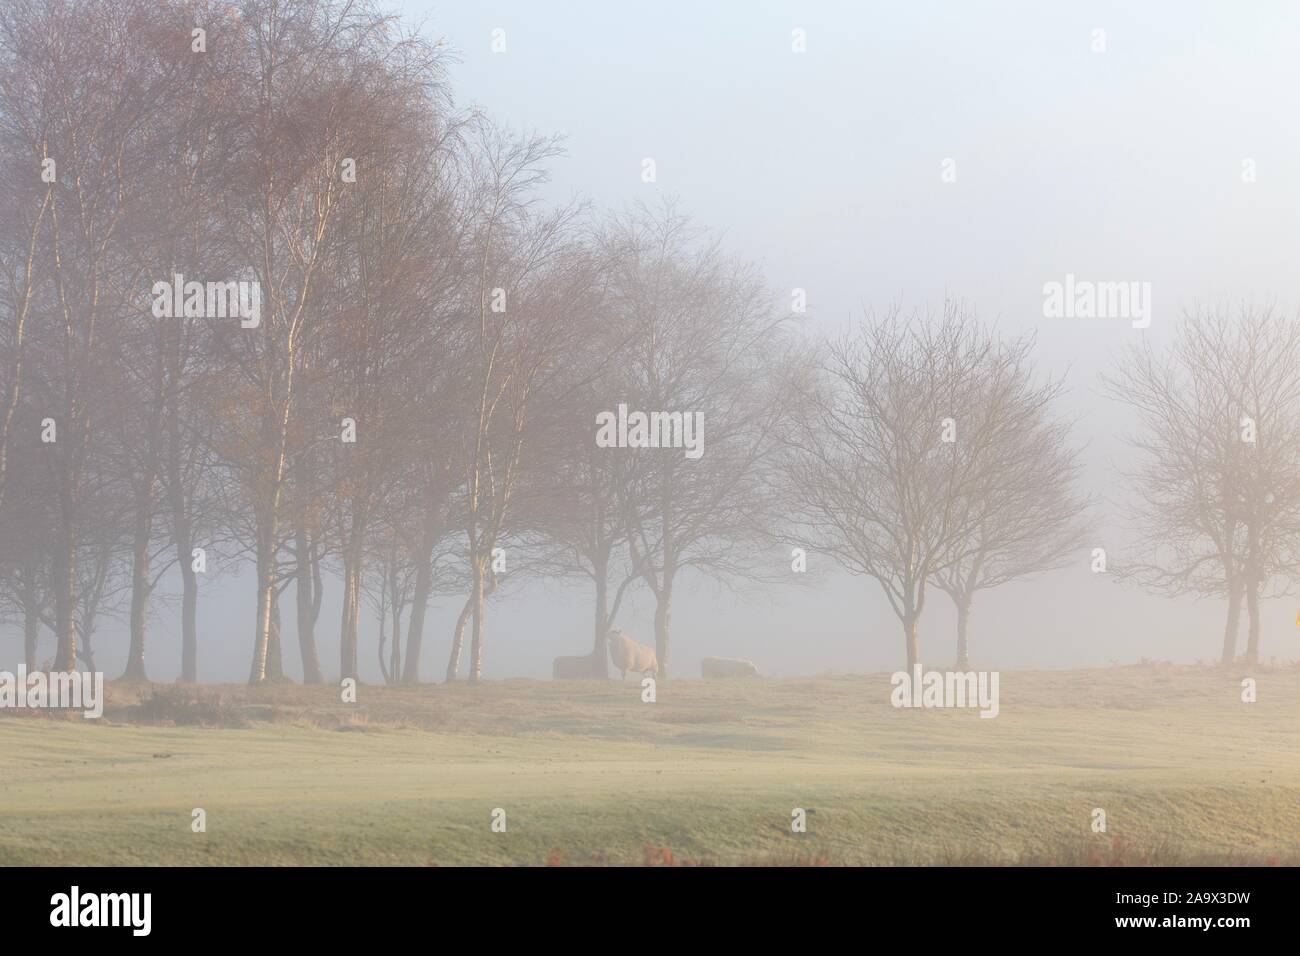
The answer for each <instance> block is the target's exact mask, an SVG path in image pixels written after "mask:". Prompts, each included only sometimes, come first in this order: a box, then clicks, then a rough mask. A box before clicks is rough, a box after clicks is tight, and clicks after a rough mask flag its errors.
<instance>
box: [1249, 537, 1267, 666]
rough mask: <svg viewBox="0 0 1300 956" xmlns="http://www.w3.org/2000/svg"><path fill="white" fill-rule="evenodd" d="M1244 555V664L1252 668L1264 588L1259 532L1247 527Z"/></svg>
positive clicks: (1257, 649) (1256, 659)
mask: <svg viewBox="0 0 1300 956" xmlns="http://www.w3.org/2000/svg"><path fill="white" fill-rule="evenodd" d="M1246 539H1247V555H1246V611H1247V613H1248V614H1249V616H1250V627H1249V631H1248V633H1247V637H1246V663H1247V664H1249V665H1250V666H1251V667H1254V666H1255V665H1256V664H1258V663H1259V629H1260V620H1259V592H1260V591H1261V590H1262V589H1263V586H1264V573H1263V566H1262V561H1261V555H1260V542H1259V532H1258V530H1257V529H1256V528H1255V527H1254V526H1253V525H1251V526H1249V527H1248V530H1247V533H1246Z"/></svg>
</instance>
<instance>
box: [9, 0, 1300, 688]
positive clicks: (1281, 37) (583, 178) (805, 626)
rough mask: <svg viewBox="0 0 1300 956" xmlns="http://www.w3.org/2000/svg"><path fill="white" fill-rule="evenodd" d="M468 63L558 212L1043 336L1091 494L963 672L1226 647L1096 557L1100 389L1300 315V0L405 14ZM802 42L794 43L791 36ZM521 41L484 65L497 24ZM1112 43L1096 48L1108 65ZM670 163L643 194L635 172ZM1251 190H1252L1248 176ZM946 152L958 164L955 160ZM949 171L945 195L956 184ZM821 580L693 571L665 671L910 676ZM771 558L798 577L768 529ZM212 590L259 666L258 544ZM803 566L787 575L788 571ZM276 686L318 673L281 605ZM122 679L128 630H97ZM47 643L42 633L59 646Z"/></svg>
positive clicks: (997, 597) (211, 604)
mask: <svg viewBox="0 0 1300 956" xmlns="http://www.w3.org/2000/svg"><path fill="white" fill-rule="evenodd" d="M398 8H399V9H400V10H401V11H402V12H403V14H404V16H405V18H406V21H407V22H408V23H409V24H412V25H414V24H417V23H419V24H422V26H421V27H420V29H421V32H423V33H424V34H425V35H427V36H431V37H439V38H442V39H443V40H444V41H445V43H446V44H447V46H449V47H450V48H451V49H452V50H453V51H455V53H456V55H457V57H458V60H459V62H458V63H456V64H455V65H454V66H453V67H452V69H451V74H450V79H451V83H452V86H453V88H454V94H455V97H456V100H457V102H458V104H459V105H462V106H469V105H471V104H473V105H475V106H478V107H479V108H481V109H482V110H483V111H484V112H485V113H487V114H489V115H490V116H492V117H493V119H495V120H496V121H498V122H500V123H502V124H504V125H507V126H509V127H511V128H514V129H519V130H530V131H539V132H545V133H559V134H562V135H563V136H564V147H565V155H564V156H563V157H562V158H560V159H558V160H556V161H555V162H554V163H553V164H551V172H552V178H551V182H550V183H549V184H548V185H547V186H546V188H545V191H544V192H545V195H546V196H547V198H548V199H550V200H551V201H555V202H561V201H564V200H567V199H569V198H571V197H574V196H578V197H582V198H585V199H588V200H590V202H591V203H592V204H593V205H594V206H595V207H598V208H601V209H619V208H623V207H625V206H627V205H628V204H630V203H634V202H637V201H646V202H656V201H658V200H660V199H661V198H663V197H667V196H671V197H676V199H677V200H678V201H679V203H680V206H681V208H682V209H683V210H684V211H685V212H687V213H688V214H689V215H690V216H691V217H692V218H693V220H694V221H695V222H696V223H697V224H699V225H702V226H705V227H708V228H710V229H712V230H716V231H717V232H719V233H720V234H721V235H722V237H723V241H724V244H725V246H726V248H727V249H728V250H729V251H730V252H733V253H735V254H738V255H739V256H741V257H743V258H745V259H749V260H753V261H755V262H756V263H758V265H759V267H760V269H761V271H762V274H763V276H764V278H765V280H766V282H767V284H768V286H769V287H770V289H771V290H772V294H773V297H774V298H775V299H776V300H777V301H778V302H782V303H784V302H788V301H789V297H790V295H791V290H793V289H796V288H799V289H805V290H806V292H807V302H808V314H807V315H806V316H804V317H802V319H801V325H802V331H803V333H804V334H806V335H807V336H808V337H810V338H819V337H827V336H832V335H834V334H835V333H837V332H838V331H840V330H842V329H844V328H846V327H848V326H849V324H850V323H851V322H853V321H856V320H857V319H860V318H861V316H862V315H863V313H864V311H866V310H876V311H880V310H884V309H887V308H888V307H890V306H891V305H893V304H901V305H902V306H903V307H904V308H905V309H908V310H910V309H912V308H920V309H926V308H929V309H940V308H942V305H943V303H944V301H945V298H949V297H952V298H959V299H961V300H962V301H963V302H965V303H966V304H967V305H969V306H970V307H972V308H973V309H974V310H975V311H976V312H977V313H978V314H979V316H980V317H981V318H982V319H985V320H989V321H996V323H997V326H998V328H999V329H1000V330H1001V331H1003V332H1005V333H1008V334H1018V333H1023V332H1033V333H1035V334H1036V336H1037V345H1036V348H1035V351H1034V356H1035V359H1036V365H1037V367H1038V368H1039V369H1040V370H1041V371H1042V372H1043V373H1045V374H1052V373H1054V374H1058V375H1063V376H1065V381H1066V391H1065V394H1064V396H1063V400H1062V405H1061V411H1062V412H1063V413H1064V414H1066V415H1067V416H1072V417H1074V418H1075V419H1076V420H1077V425H1076V430H1075V433H1074V435H1075V438H1076V440H1078V441H1081V442H1083V443H1085V444H1086V451H1085V453H1084V462H1085V471H1084V478H1083V482H1082V484H1083V485H1084V490H1085V491H1087V492H1090V493H1091V494H1093V495H1094V496H1095V497H1096V499H1097V500H1096V505H1095V507H1094V508H1093V510H1092V511H1091V512H1090V519H1089V522H1088V527H1089V531H1088V540H1087V541H1086V542H1084V543H1083V545H1082V546H1081V547H1080V548H1079V550H1078V554H1077V559H1076V560H1074V561H1073V562H1072V563H1070V564H1069V565H1068V566H1066V567H1064V568H1062V569H1060V570H1057V571H1053V572H1050V573H1047V574H1044V575H1042V576H1040V577H1037V578H1034V579H1030V580H1026V581H1018V582H1013V583H1011V584H1007V585H1004V586H1001V587H997V588H995V589H992V590H989V591H985V592H981V593H980V594H979V595H978V596H977V597H976V599H975V616H974V618H973V621H972V625H971V642H972V651H971V657H972V663H973V665H974V666H976V667H995V668H1003V669H1021V668H1073V667H1089V666H1105V665H1107V664H1109V663H1112V662H1119V663H1133V662H1136V661H1138V660H1139V659H1142V658H1148V659H1157V660H1172V661H1177V662H1194V661H1197V660H1203V661H1207V662H1208V661H1213V660H1215V659H1216V658H1217V655H1218V651H1219V647H1220V644H1221V642H1222V631H1223V609H1224V606H1225V602H1224V601H1222V600H1218V599H1206V600H1199V601H1198V600H1193V599H1190V598H1166V597H1163V596H1159V595H1153V594H1147V593H1144V592H1142V591H1141V590H1139V589H1137V588H1136V587H1134V586H1131V585H1121V584H1120V583H1119V582H1117V581H1116V580H1114V578H1113V577H1111V576H1108V575H1105V574H1095V573H1093V571H1092V569H1091V567H1090V564H1091V559H1092V555H1091V552H1092V549H1093V548H1096V547H1102V548H1105V549H1107V551H1108V553H1109V554H1111V555H1112V557H1113V558H1114V559H1115V560H1118V556H1121V555H1123V554H1124V549H1125V547H1126V545H1128V544H1129V543H1131V541H1132V536H1131V529H1129V528H1127V527H1126V526H1125V522H1124V520H1123V517H1122V511H1121V509H1122V507H1123V505H1124V503H1125V502H1126V501H1129V500H1131V498H1130V495H1131V489H1129V488H1127V487H1125V484H1124V482H1123V481H1122V480H1121V478H1120V477H1119V476H1120V473H1121V471H1122V470H1123V469H1124V468H1125V467H1126V465H1128V464H1129V463H1130V461H1129V451H1128V448H1127V446H1126V443H1125V441H1124V436H1125V434H1126V433H1128V432H1129V431H1131V430H1132V428H1133V427H1134V422H1133V421H1132V419H1131V418H1130V417H1129V416H1128V413H1127V412H1126V410H1125V409H1124V408H1122V407H1120V406H1118V405H1117V404H1115V403H1114V402H1112V401H1111V400H1109V399H1108V398H1106V397H1104V396H1103V395H1102V394H1101V391H1100V388H1099V383H1098V375H1099V373H1100V372H1102V371H1103V370H1106V369H1109V368H1111V367H1112V366H1113V361H1114V357H1115V354H1116V351H1117V350H1118V349H1120V348H1122V347H1123V346H1124V345H1125V344H1126V343H1129V342H1131V341H1132V340H1134V339H1135V338H1136V337H1143V336H1145V337H1149V338H1150V339H1151V340H1152V341H1153V344H1155V345H1157V346H1161V345H1163V344H1167V343H1168V341H1169V340H1170V336H1171V333H1172V331H1173V330H1174V328H1175V324H1176V321H1177V319H1178V316H1179V315H1180V313H1181V312H1182V310H1183V309H1184V308H1189V307H1193V306H1195V305H1197V304H1202V305H1222V304H1224V303H1228V304H1233V305H1235V304H1236V303H1238V302H1240V301H1242V300H1246V301H1250V302H1253V303H1258V304H1275V305H1276V307H1277V308H1278V309H1280V310H1282V311H1283V312H1285V313H1287V314H1291V315H1294V314H1295V313H1296V309H1297V307H1300V269H1297V268H1296V262H1297V261H1298V260H1297V256H1298V254H1300V233H1297V230H1296V223H1297V213H1300V183H1298V182H1297V177H1296V175H1295V170H1296V168H1297V159H1298V158H1300V128H1297V126H1296V124H1294V123H1288V122H1279V121H1278V120H1279V118H1282V117H1294V116H1296V115H1300V58H1297V57H1296V55H1295V49H1294V37H1295V36H1296V35H1297V33H1298V32H1300V8H1297V7H1295V6H1294V5H1291V4H1283V3H1276V4H1261V5H1259V6H1257V7H1248V8H1242V7H1239V6H1233V5H1229V4H1218V5H1211V4H1198V3H1173V2H1168V3H1150V4H1143V5H1141V6H1140V7H1134V6H1133V5H1126V4H1112V5H1092V8H1091V9H1089V10H1087V11H1084V10H1069V9H1056V8H1054V7H1049V6H1046V5H1042V4H1035V3H1028V2H1026V3H1005V4H996V5H994V4H962V5H957V4H951V3H950V4H946V5H942V6H941V5H939V4H928V3H915V4H906V5H895V6H893V7H891V6H889V5H880V6H877V7H872V8H865V7H864V5H861V4H855V3H843V4H832V3H819V4H781V3H748V2H739V0H738V2H732V3H718V4H688V3H664V4H657V5H652V6H636V5H615V4H609V3H564V4H538V3H532V2H518V3H474V4H468V3H465V4H431V3H423V2H417V0H407V2H405V3H402V4H399V5H398ZM795 28H802V29H804V30H806V36H807V50H806V52H804V53H793V52H792V50H791V31H792V30H793V29H795ZM496 29H500V30H503V31H504V37H505V43H506V49H505V51H504V52H493V51H492V47H491V44H492V34H493V30H496ZM1095 30H1104V31H1105V32H1104V42H1105V50H1104V52H1094V50H1093V46H1094V43H1095V34H1094V31H1095ZM645 158H653V159H654V161H655V165H656V168H657V179H656V181H655V182H654V183H646V182H643V181H642V177H641V171H642V161H643V159H645ZM1246 160H1252V161H1253V163H1254V169H1255V170H1256V171H1257V176H1256V178H1255V180H1254V181H1253V182H1244V181H1243V175H1242V174H1243V162H1244V161H1246ZM946 161H952V162H951V163H950V164H949V165H948V166H945V162H946ZM945 169H949V170H955V181H948V182H946V181H944V175H943V174H944V171H945ZM1067 274H1072V275H1075V276H1078V277H1080V278H1085V279H1093V280H1098V281H1136V282H1149V283H1150V284H1151V289H1152V304H1153V308H1152V321H1151V325H1150V327H1149V328H1147V329H1135V328H1133V327H1132V323H1130V322H1129V321H1128V320H1127V319H1078V318H1074V319H1067V318H1051V319H1049V318H1045V317H1044V315H1043V311H1044V310H1043V295H1044V293H1043V286H1044V284H1045V283H1047V282H1053V281H1062V280H1064V278H1065V277H1066V275H1067ZM806 547H807V549H808V552H809V555H808V570H807V573H806V575H805V576H804V578H805V580H801V581H799V582H795V581H794V580H792V581H791V583H790V585H789V586H778V585H774V584H764V585H754V586H750V587H748V588H746V589H744V590H741V591H733V590H729V589H727V588H723V587H720V586H718V585H716V584H715V583H712V582H710V581H708V580H704V579H702V578H700V577H699V576H697V575H691V574H690V572H687V577H686V578H685V579H684V580H683V585H682V587H683V591H682V593H681V594H679V595H678V597H677V598H676V600H675V604H674V608H673V661H674V667H675V671H676V673H678V674H682V675H688V676H695V675H697V674H698V673H699V660H700V659H701V658H702V657H705V656H710V655H716V656H725V657H741V658H748V659H750V660H753V661H754V662H755V663H756V664H757V665H758V667H759V669H760V670H761V671H762V672H763V673H765V674H771V675H805V674H808V675H811V674H824V673H828V672H829V673H836V674H843V673H863V672H875V671H882V670H884V671H888V670H894V669H897V668H899V667H901V666H902V664H903V656H902V651H903V646H902V641H901V639H900V629H899V625H898V621H897V619H896V618H895V617H894V616H893V614H892V613H891V611H890V609H889V607H888V606H887V604H886V603H885V601H884V599H883V597H882V595H881V592H880V588H879V586H878V585H877V584H876V582H874V581H872V580H870V579H869V578H864V577H855V576H851V575H848V574H846V573H845V572H844V571H842V570H840V569H839V568H838V567H837V566H836V563H835V561H834V559H833V558H831V557H830V556H828V555H825V554H821V553H819V552H818V550H817V547H818V545H817V542H816V541H808V542H807V544H806ZM770 560H771V564H772V567H773V568H774V569H780V568H782V567H785V568H788V567H789V554H788V548H781V547H773V548H772V550H771V554H770ZM213 570H214V571H219V572H220V573H219V574H210V575H209V576H208V579H207V580H205V581H204V584H203V586H202V588H201V590H200V597H199V673H200V678H201V679H202V680H204V681H214V682H216V681H219V682H227V681H230V682H234V681H244V680H246V679H247V676H248V664H249V656H250V651H251V646H252V634H253V623H254V617H255V607H256V593H255V589H254V583H253V577H252V574H251V572H250V570H249V566H248V564H247V562H246V563H245V564H243V565H240V566H230V565H227V566H222V567H219V568H214V569H213ZM791 577H792V578H793V575H791ZM178 580H179V579H178V576H176V575H175V574H174V572H169V574H168V576H167V578H165V579H164V582H163V584H162V586H161V587H160V595H159V597H158V598H157V599H156V600H155V602H154V608H153V611H152V615H153V616H152V620H151V626H150V638H149V651H148V653H149V670H150V676H151V677H153V678H154V679H156V680H169V679H172V678H174V677H175V676H176V675H177V674H178V673H179V669H180V638H179V626H178V620H179V616H178V610H177V607H176V603H177V602H176V600H175V596H176V594H177V593H178V590H179V588H178ZM340 599H341V598H340V589H339V587H338V582H337V580H336V579H335V580H331V578H330V576H329V575H328V574H327V576H326V596H325V600H324V606H323V609H322V612H321V617H320V623H319V624H318V626H317V640H318V642H319V651H320V656H321V660H322V662H323V665H324V671H325V675H326V678H327V679H333V678H336V677H337V676H338V670H337V669H338V621H339V615H340ZM591 601H592V598H591V588H590V587H589V586H586V585H582V584H577V583H575V584H572V585H568V584H561V583H558V582H555V581H542V580H534V581H530V582H521V583H512V584H510V585H509V586H508V587H506V588H505V590H504V591H503V593H501V594H498V595H496V596H494V597H492V598H491V599H490V601H489V611H488V615H487V625H486V652H485V656H484V670H483V675H484V677H487V678H491V679H497V678H509V677H547V676H549V675H550V669H551V661H552V659H553V658H554V657H555V656H557V655H563V654H581V653H586V652H587V651H588V650H589V649H590V644H591V636H590V635H591ZM285 603H286V606H285V608H284V630H285V635H286V639H285V643H286V650H285V654H284V660H285V670H286V673H287V674H288V675H290V676H292V677H294V678H295V679H296V678H298V677H300V676H301V666H300V663H299V660H298V655H297V650H296V647H294V642H293V640H292V638H291V637H290V635H292V634H293V632H294V617H293V608H292V602H291V601H286V602H285ZM462 603H463V597H461V596H456V595H443V596H436V597H435V599H434V603H433V605H432V608H431V613H430V617H429V619H428V621H427V622H426V625H425V650H424V654H423V659H422V664H421V676H422V679H424V680H435V679H437V680H440V679H441V677H442V670H443V667H444V664H445V661H446V658H447V653H448V647H449V643H450V636H451V632H452V629H453V626H454V623H455V619H456V616H457V613H458V612H459V610H460V607H461V604H462ZM1296 610H1297V601H1296V600H1295V599H1277V600H1270V601H1268V602H1267V603H1266V604H1265V605H1264V609H1263V622H1264V629H1263V638H1262V643H1261V652H1260V656H1261V659H1262V660H1264V661H1267V660H1269V659H1270V658H1278V659H1279V660H1288V661H1289V660H1293V659H1295V658H1296V657H1298V656H1300V631H1298V630H1297V627H1296ZM653 615H654V600H653V597H652V596H651V595H650V594H649V593H648V592H647V591H646V590H645V589H644V588H639V587H634V588H632V590H631V592H630V593H629V597H628V601H627V603H626V604H625V605H624V607H623V608H622V609H621V611H620V613H619V617H618V620H617V626H618V627H619V628H620V629H622V630H624V631H626V632H628V633H629V634H631V635H632V636H633V637H634V638H636V639H637V640H639V641H641V642H642V643H645V644H653V643H654V641H653V637H654V631H653ZM954 621H955V617H954V614H953V612H952V608H951V603H950V602H949V601H948V599H947V598H946V597H945V596H944V595H942V594H941V593H937V592H935V593H933V594H932V595H931V597H930V600H929V604H928V606H927V608H926V611H925V614H924V616H923V618H922V620H921V624H920V642H921V649H922V654H923V656H924V659H925V660H926V661H927V662H928V661H934V662H935V663H936V664H938V663H945V664H946V663H949V662H951V660H952V657H953V649H952V648H953V641H954V637H953V628H954ZM377 626H378V625H377V622H376V620H375V617H374V614H373V611H372V609H370V608H369V607H366V608H365V609H364V610H363V611H362V619H361V640H360V650H359V660H360V668H361V677H362V679H363V680H369V681H375V680H379V679H380V672H379V666H378V663H377V657H376V631H377ZM95 640H96V654H97V661H98V664H99V666H100V667H101V668H102V669H104V670H105V671H107V672H108V673H109V674H110V676H113V675H114V674H115V673H116V672H119V671H120V669H121V667H122V666H123V662H124V661H125V658H126V648H127V629H126V624H125V621H124V620H123V619H121V617H120V616H119V618H117V619H114V620H105V621H103V622H102V623H101V624H100V625H99V628H98V630H97V632H96V635H95ZM52 647H53V637H52V635H51V634H50V633H49V632H48V631H45V632H43V633H42V637H41V651H40V655H41V657H42V659H44V658H45V657H47V656H48V655H49V654H51V653H52ZM22 656H23V647H22V630H21V622H18V623H16V624H14V625H10V626H5V627H4V628H3V630H0V667H4V668H8V669H10V670H12V669H14V667H15V666H16V665H17V664H18V663H19V662H20V661H21V659H22Z"/></svg>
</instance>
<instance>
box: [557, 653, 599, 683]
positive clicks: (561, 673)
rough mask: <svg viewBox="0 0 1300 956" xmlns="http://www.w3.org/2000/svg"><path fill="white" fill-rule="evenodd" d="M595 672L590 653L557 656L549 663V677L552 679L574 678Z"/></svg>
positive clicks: (589, 675) (587, 675) (588, 675)
mask: <svg viewBox="0 0 1300 956" xmlns="http://www.w3.org/2000/svg"><path fill="white" fill-rule="evenodd" d="M594 673H595V668H594V667H592V660H591V655H590V654H583V655H582V656H580V657H557V658H556V659H555V663H553V664H552V665H551V677H552V678H553V679H554V680H576V679H578V678H582V677H591V676H593V675H594Z"/></svg>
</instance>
